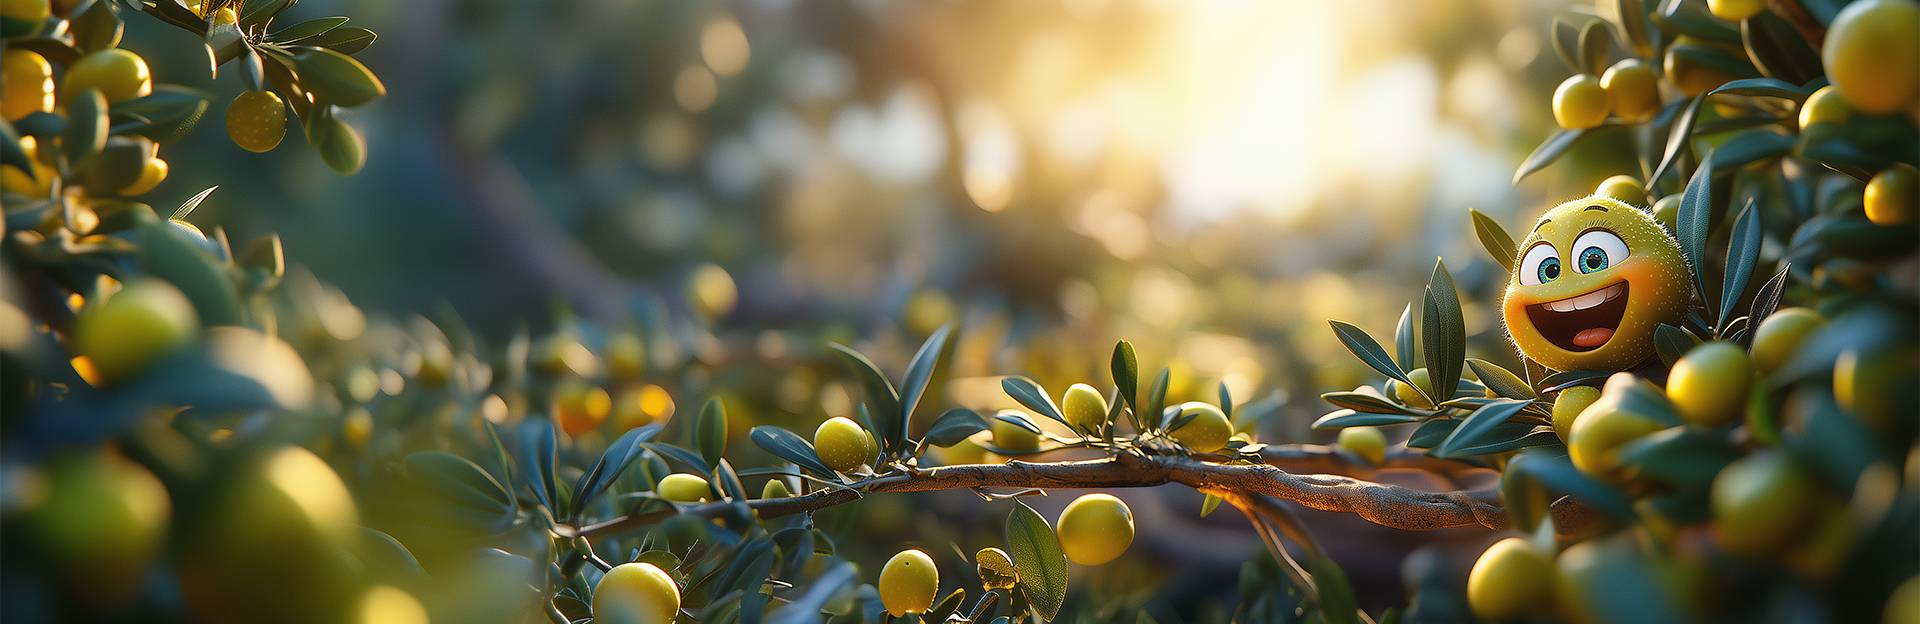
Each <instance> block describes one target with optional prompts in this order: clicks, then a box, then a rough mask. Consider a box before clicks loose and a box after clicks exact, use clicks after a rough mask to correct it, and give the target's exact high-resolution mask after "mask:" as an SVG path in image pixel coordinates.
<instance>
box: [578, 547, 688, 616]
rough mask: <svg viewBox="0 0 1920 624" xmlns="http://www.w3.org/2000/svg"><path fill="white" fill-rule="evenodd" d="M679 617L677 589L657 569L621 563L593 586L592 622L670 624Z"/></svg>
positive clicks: (657, 567) (637, 563)
mask: <svg viewBox="0 0 1920 624" xmlns="http://www.w3.org/2000/svg"><path fill="white" fill-rule="evenodd" d="M679 614H680V586H679V585H678V584H676V583H674V581H673V577H672V576H670V575H668V574H667V572H666V571H665V570H662V569H660V566H656V565H653V564H651V563H645V562H639V561H636V562H633V563H623V564H620V565H617V566H614V567H613V569H611V570H607V573H606V574H605V575H604V576H601V577H600V583H599V584H597V585H594V586H593V621H595V622H604V623H606V624H653V623H656V622H671V621H673V619H674V617H676V616H678V615H679Z"/></svg>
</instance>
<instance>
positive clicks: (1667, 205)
mask: <svg viewBox="0 0 1920 624" xmlns="http://www.w3.org/2000/svg"><path fill="white" fill-rule="evenodd" d="M1653 220H1654V221H1658V222H1660V227H1663V228H1666V230H1667V233H1669V234H1671V233H1673V232H1676V231H1679V229H1680V196H1679V195H1668V196H1666V197H1662V198H1660V201H1657V202H1653Z"/></svg>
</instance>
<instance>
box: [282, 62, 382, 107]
mask: <svg viewBox="0 0 1920 624" xmlns="http://www.w3.org/2000/svg"><path fill="white" fill-rule="evenodd" d="M302 50H303V51H302V52H300V53H299V54H296V55H294V57H293V63H294V67H296V68H297V69H298V73H299V79H300V86H301V87H302V88H305V89H306V90H307V91H308V92H310V93H313V94H314V96H315V97H316V98H317V99H318V100H319V101H321V102H325V103H328V104H336V105H339V106H346V107H349V108H351V107H354V106H359V105H361V104H366V103H367V102H371V101H373V100H374V99H376V98H379V97H381V96H384V95H386V94H387V86H386V85H384V84H381V83H380V78H379V77H378V76H375V75H373V70H370V69H367V66H365V65H361V64H360V61H356V60H353V57H351V56H347V55H345V54H341V53H339V52H335V51H333V50H330V49H327V48H318V47H305V48H302Z"/></svg>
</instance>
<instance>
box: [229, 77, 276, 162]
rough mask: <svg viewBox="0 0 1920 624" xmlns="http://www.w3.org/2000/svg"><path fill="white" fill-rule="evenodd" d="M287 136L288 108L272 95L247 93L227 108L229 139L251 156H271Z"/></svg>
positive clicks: (238, 97) (270, 93)
mask: <svg viewBox="0 0 1920 624" xmlns="http://www.w3.org/2000/svg"><path fill="white" fill-rule="evenodd" d="M286 135H287V107H286V105H285V104H283V103H281V101H280V96H278V95H275V94H274V93H273V92H272V91H245V92H242V93H241V94H240V95H238V96H236V97H234V98H233V103H232V104H228V105H227V138H230V139H233V144H234V145H238V146H240V149H244V150H247V151H249V152H270V151H273V148H275V147H279V146H280V140H281V139H282V138H285V137H286Z"/></svg>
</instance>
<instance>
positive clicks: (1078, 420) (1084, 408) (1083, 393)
mask: <svg viewBox="0 0 1920 624" xmlns="http://www.w3.org/2000/svg"><path fill="white" fill-rule="evenodd" d="M1060 411H1062V412H1065V415H1066V417H1067V422H1070V423H1073V426H1075V427H1079V428H1082V429H1085V430H1087V431H1098V430H1099V429H1100V427H1103V426H1106V423H1107V399H1106V397H1103V396H1100V391H1099V390H1095V389H1093V386H1089V385H1087V384H1083V383H1077V384H1073V385H1072V386H1069V387H1068V388H1067V392H1066V394H1064V395H1061V397H1060Z"/></svg>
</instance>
